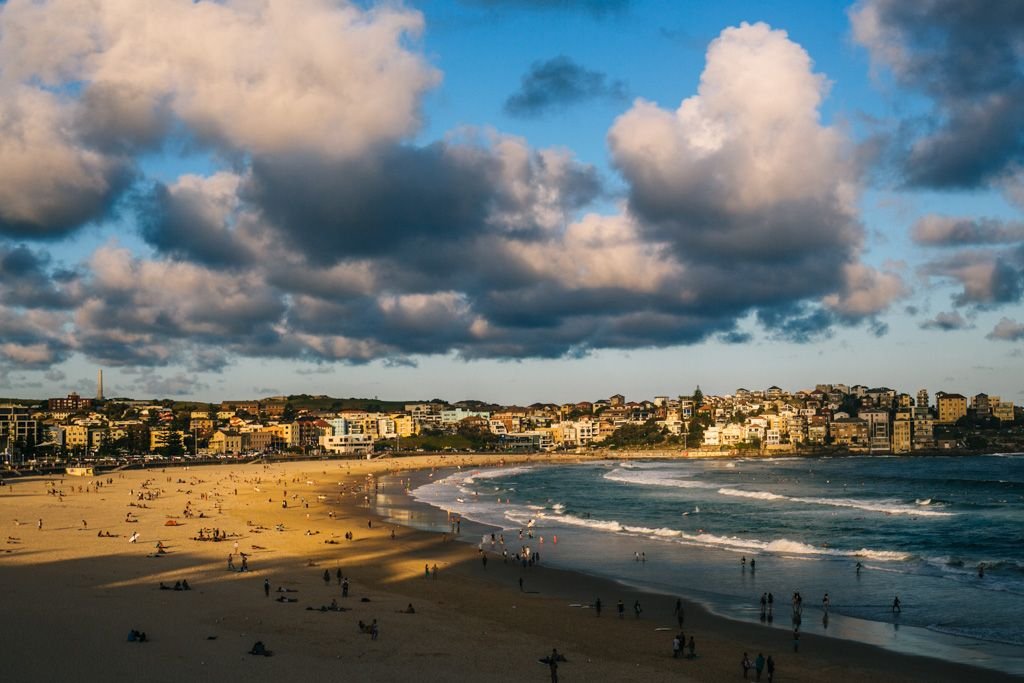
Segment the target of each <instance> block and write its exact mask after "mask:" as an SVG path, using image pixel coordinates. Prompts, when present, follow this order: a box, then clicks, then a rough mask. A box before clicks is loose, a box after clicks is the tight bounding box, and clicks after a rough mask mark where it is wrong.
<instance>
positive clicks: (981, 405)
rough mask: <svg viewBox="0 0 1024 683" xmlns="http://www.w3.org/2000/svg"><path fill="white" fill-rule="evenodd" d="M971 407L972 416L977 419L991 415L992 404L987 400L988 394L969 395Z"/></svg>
mask: <svg viewBox="0 0 1024 683" xmlns="http://www.w3.org/2000/svg"><path fill="white" fill-rule="evenodd" d="M971 409H972V410H973V411H974V417H976V418H977V419H979V420H984V419H986V418H989V417H992V405H991V403H990V402H989V397H988V394H975V395H974V396H972V397H971Z"/></svg>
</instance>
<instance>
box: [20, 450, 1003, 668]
mask: <svg viewBox="0 0 1024 683" xmlns="http://www.w3.org/2000/svg"><path fill="white" fill-rule="evenodd" d="M617 457H618V456H617ZM638 457H644V458H649V457H651V455H650V454H644V455H642V456H638ZM578 459H580V456H577V455H575V454H573V455H570V456H565V457H563V458H558V459H554V460H552V461H555V462H557V461H558V460H565V461H572V462H575V461H577V460H578ZM585 459H586V460H590V459H592V458H585ZM594 459H596V458H594ZM501 460H504V462H505V464H513V463H514V462H517V461H518V462H538V460H537V458H536V457H535V456H523V457H522V458H519V457H517V456H507V455H506V456H492V457H481V456H452V455H449V456H445V457H444V458H439V457H437V456H419V457H417V459H415V460H413V459H406V458H401V459H395V460H372V461H306V462H295V463H286V464H281V463H274V464H270V465H246V466H242V465H222V466H219V467H203V468H196V469H194V470H189V469H187V468H166V469H165V470H163V471H160V470H145V471H125V472H119V473H108V474H106V475H101V477H97V478H95V479H93V480H82V481H81V485H83V486H84V485H86V484H87V483H91V482H93V481H96V480H99V479H101V478H105V477H111V478H113V479H114V484H112V485H111V486H109V487H105V488H104V489H101V490H98V491H96V492H93V493H77V492H76V493H74V494H69V495H67V496H66V497H65V500H64V502H58V501H57V499H56V498H55V497H53V496H48V495H46V493H45V478H36V479H32V480H19V481H16V482H14V483H13V485H10V484H9V488H8V487H5V488H6V489H7V490H3V491H0V507H2V508H3V510H2V513H0V523H2V525H3V527H4V533H3V535H4V536H7V537H18V538H21V539H22V540H21V541H20V542H19V543H18V544H16V545H7V546H5V548H6V549H8V550H11V551H12V552H10V553H4V554H0V580H3V581H4V582H5V585H7V586H9V587H12V588H13V591H9V592H10V593H11V595H10V596H9V598H8V600H7V601H6V603H7V604H6V605H5V608H4V609H5V612H6V614H5V619H4V620H3V625H2V626H0V637H3V638H4V642H5V643H7V644H8V646H9V651H10V652H11V653H16V654H15V655H14V656H11V657H8V658H7V659H8V660H9V661H7V662H5V670H6V671H9V672H10V673H11V676H12V680H28V679H33V680H56V679H58V678H61V677H63V676H66V675H72V674H74V675H76V676H78V677H79V678H84V679H86V680H92V679H99V678H105V679H107V680H110V679H114V680H121V679H127V678H128V677H130V676H132V677H134V676H135V675H137V672H138V670H139V669H140V668H141V669H144V670H146V671H147V674H149V677H152V678H154V680H180V679H181V678H183V677H185V676H193V677H203V678H211V677H213V676H217V677H233V676H238V675H240V674H242V675H245V676H247V677H252V678H256V679H257V680H269V679H270V678H271V677H274V678H280V677H281V676H288V677H294V676H296V675H304V676H305V675H314V676H319V675H321V674H322V675H325V676H326V675H332V674H333V675H336V673H337V670H338V666H343V667H344V671H345V673H347V674H351V675H373V676H375V677H376V678H377V679H378V680H396V679H397V678H399V677H409V676H414V675H415V676H416V677H417V678H421V679H424V680H450V678H451V677H452V676H461V677H476V678H482V677H487V678H492V679H495V680H521V679H522V678H523V677H524V676H525V677H527V678H532V677H534V676H536V678H537V680H541V677H542V676H543V677H544V678H545V679H546V677H547V669H546V667H540V666H538V665H537V664H536V663H535V662H536V659H537V658H538V657H541V656H543V655H544V654H545V653H547V652H550V648H551V647H552V646H555V647H558V648H559V650H560V651H562V652H565V653H566V654H567V656H568V657H569V660H570V661H569V662H568V663H566V664H565V665H564V666H563V667H561V670H560V674H561V675H562V676H563V677H564V676H568V677H569V678H568V679H565V680H628V679H634V678H637V677H640V676H643V677H644V678H645V679H647V680H654V681H658V680H678V679H680V678H683V679H684V680H721V679H722V678H724V677H732V676H738V675H739V667H738V661H739V657H740V655H741V654H742V652H743V651H750V652H751V656H754V655H755V654H756V652H758V651H764V652H765V654H766V655H767V654H769V653H774V654H775V656H776V660H777V662H778V666H779V669H778V674H777V675H779V677H780V680H787V681H819V680H823V679H831V680H854V679H855V678H856V679H859V678H863V677H865V676H870V677H872V678H874V679H876V680H879V681H914V680H964V679H965V678H968V677H970V678H971V679H972V680H975V681H987V680H1006V679H1007V675H1006V674H1001V673H998V672H994V671H990V670H986V669H979V668H976V667H969V666H963V665H960V664H958V663H954V662H944V661H942V660H938V659H931V658H924V657H913V656H908V655H902V654H897V653H893V652H889V651H885V650H882V649H880V648H877V647H873V646H869V645H863V644H860V643H856V642H853V641H845V640H839V639H835V638H831V637H819V636H816V635H814V634H808V635H806V636H805V637H803V638H801V643H800V652H799V654H796V655H794V654H793V653H792V640H791V637H790V635H789V634H788V633H786V632H785V631H782V630H779V629H764V628H762V627H760V626H759V625H754V624H744V623H742V622H735V621H732V620H729V619H726V618H724V617H720V616H717V615H714V614H710V613H708V612H707V611H706V610H704V609H703V608H702V607H701V606H700V605H698V604H696V603H692V602H691V603H689V604H688V606H687V610H686V611H687V616H686V623H685V626H684V629H685V631H686V633H687V634H688V635H689V634H691V633H692V634H693V635H695V637H696V639H697V652H698V658H697V660H695V661H677V660H673V659H672V657H671V654H670V640H671V636H672V633H673V632H674V629H673V631H655V629H661V628H667V627H674V622H673V618H672V604H673V603H674V599H675V598H674V596H658V595H655V594H651V593H646V592H641V591H631V590H629V589H624V588H623V587H622V586H621V585H619V584H617V583H614V582H611V581H607V580H604V579H600V578H596V577H590V576H587V575H585V574H580V573H577V572H571V571H565V570H560V569H557V568H549V567H546V566H538V567H535V568H533V569H531V570H528V575H527V576H526V577H525V578H526V580H527V581H528V583H527V586H528V589H527V590H528V591H530V592H524V593H520V592H519V590H518V584H517V580H518V576H519V574H520V573H521V572H522V570H521V568H519V567H511V566H508V565H502V563H501V562H500V560H495V559H494V558H492V559H491V562H490V563H489V565H488V566H487V568H486V569H484V568H483V567H482V564H481V562H480V559H479V556H478V553H477V552H476V549H475V548H473V547H471V546H469V545H467V544H463V543H453V542H447V543H446V542H444V541H443V540H442V536H441V534H438V533H430V532H422V531H417V530H414V529H407V528H405V527H402V526H396V527H395V533H396V538H395V539H391V538H390V530H391V525H386V524H383V523H382V522H381V518H380V517H379V516H377V515H375V514H373V513H372V512H371V511H370V510H369V509H368V508H366V507H363V505H364V503H365V499H364V498H363V497H362V496H365V495H368V494H366V493H365V492H363V493H362V494H360V492H359V491H358V484H360V483H361V482H363V481H364V477H365V475H367V474H371V473H372V474H379V473H388V472H403V471H408V470H409V469H413V468H420V469H428V468H431V467H454V466H458V465H462V466H473V467H487V466H493V465H496V464H498V462H499V461H501ZM167 477H170V478H171V480H172V481H166V478H167ZM256 478H259V479H261V481H260V482H258V483H257V482H255V480H256ZM145 479H154V480H159V481H156V482H155V484H153V485H151V486H156V485H159V486H160V488H163V489H164V490H165V493H164V494H162V495H161V496H160V497H159V498H157V499H155V500H153V501H150V502H147V503H146V504H147V505H149V506H150V507H148V508H142V509H137V510H136V509H135V508H126V505H127V504H128V502H127V501H128V500H129V497H128V496H127V495H126V491H125V489H129V490H133V489H134V490H138V489H137V487H138V486H139V485H140V484H141V482H142V481H143V480H145ZM278 482H280V483H278ZM72 485H75V486H77V485H79V482H78V481H75V482H72V481H71V478H67V479H65V483H64V486H65V487H70V486H72ZM236 487H237V489H238V493H237V494H235V493H232V489H234V488H236ZM285 490H288V492H289V493H288V495H289V499H291V497H292V496H298V497H299V499H301V498H305V499H306V502H307V503H309V507H308V508H307V507H304V505H302V506H300V505H298V503H296V506H295V507H292V506H289V507H288V508H282V507H281V500H282V498H283V495H284V491H285ZM343 490H344V493H343V492H342V491H343ZM318 495H323V496H325V497H326V500H324V501H321V500H319V499H318V498H317V496H318ZM200 496H202V498H201V497H200ZM187 501H191V503H192V506H193V509H201V510H203V512H204V513H207V514H208V517H207V518H206V519H205V520H202V519H197V518H195V517H192V518H190V519H184V520H182V525H181V526H175V527H166V526H164V521H165V520H169V519H171V518H173V517H176V516H177V517H180V515H181V513H182V506H183V505H184V504H185V503H186V502H187ZM217 507H219V508H220V511H217ZM126 509H128V510H135V511H136V512H137V513H138V515H139V517H140V518H141V519H140V521H139V522H138V523H136V524H126V523H124V522H123V516H124V514H125V510H126ZM329 513H330V514H329ZM37 515H38V516H40V517H43V518H44V522H45V524H44V527H43V529H42V530H39V529H36V528H35V526H34V524H32V523H31V522H32V521H33V520H32V518H33V517H35V516H37ZM85 515H88V516H89V517H91V519H89V522H88V530H86V529H83V528H80V524H79V523H78V519H79V517H82V516H85ZM306 515H309V516H308V517H307V516H306ZM15 519H20V520H21V521H20V522H19V523H18V524H15V523H14V520H15ZM247 522H251V523H252V524H253V525H256V526H250V525H248V524H247ZM278 523H281V524H283V525H284V526H283V529H284V531H280V532H278V531H274V529H275V526H276V524H278ZM202 524H207V525H209V526H218V527H220V528H222V529H225V530H228V531H230V532H232V533H238V534H240V535H239V536H238V537H233V536H232V537H229V539H228V541H227V542H222V543H216V544H214V543H196V542H194V541H190V540H189V539H190V538H191V534H195V532H196V529H197V527H198V526H200V525H202ZM368 524H369V528H368ZM258 527H263V528H264V529H265V530H261V529H258ZM103 528H106V529H113V530H114V531H115V533H119V534H122V536H121V537H120V539H103V538H97V537H96V534H95V533H93V531H92V530H93V529H103ZM129 530H138V531H139V532H140V533H141V534H142V541H140V542H141V543H143V545H139V546H135V545H129V544H127V543H126V542H125V540H126V539H125V536H124V535H123V534H125V533H126V532H128V531H129ZM257 530H259V533H258V534H256V533H254V532H255V531H257ZM349 530H350V531H353V534H354V536H355V538H354V540H352V541H346V540H345V539H344V538H343V534H344V533H345V531H349ZM306 532H310V533H309V534H307V533H306ZM154 539H160V540H161V541H162V542H164V543H165V544H166V545H167V546H168V548H169V550H170V552H169V554H168V555H166V556H164V557H160V558H158V559H157V558H151V557H146V555H148V554H150V553H149V552H148V551H150V550H151V548H152V542H153V541H154ZM234 540H238V541H239V542H240V543H241V544H242V549H244V548H245V546H250V548H251V550H250V551H249V552H250V553H251V557H250V567H251V570H252V571H251V572H249V573H245V574H243V573H237V572H227V571H226V569H225V564H224V562H225V557H226V555H227V553H228V552H230V550H231V546H232V542H233V541H234ZM324 541H337V542H336V543H325V542H324ZM310 562H312V563H314V564H315V566H309V563H310ZM435 563H436V564H438V566H439V577H438V579H436V580H433V579H430V580H428V579H425V578H424V577H423V568H424V564H435ZM337 567H343V568H344V572H345V574H347V575H348V576H349V577H350V580H351V582H352V586H353V598H355V599H359V596H365V597H369V598H370V599H371V602H368V603H362V602H355V600H353V599H352V598H350V599H349V600H350V601H349V602H344V603H343V604H345V605H346V606H349V607H351V611H350V612H345V613H340V614H334V613H326V614H325V613H321V612H319V611H315V610H314V611H307V610H305V607H307V606H318V605H320V604H324V603H326V602H329V600H330V599H331V598H332V597H337V596H338V595H339V593H338V590H337V587H336V586H335V585H334V583H333V581H332V582H330V583H328V584H325V583H324V582H323V581H322V580H321V577H320V574H321V572H322V571H323V570H324V569H328V571H329V572H333V571H334V570H335V569H336V568H337ZM182 576H184V577H186V578H188V579H189V581H190V582H191V583H192V584H193V586H194V587H195V588H194V590H193V592H191V593H189V594H182V593H178V592H173V591H172V592H161V591H158V590H157V589H156V583H157V582H158V581H160V580H164V581H173V580H175V577H179V578H180V577H182ZM264 579H268V580H270V581H271V582H272V584H273V585H274V586H289V587H294V590H296V591H298V593H297V594H296V595H297V598H298V599H299V600H300V602H299V604H297V605H290V604H279V603H276V602H274V601H273V600H267V599H266V598H265V597H264V596H263V594H262V590H261V584H262V581H263V580H264ZM533 591H537V592H536V593H534V592H533ZM595 595H607V596H608V598H606V599H604V602H605V605H606V612H605V616H602V617H601V619H595V618H594V616H593V612H591V611H590V610H587V609H585V608H583V607H582V605H584V604H589V602H590V601H591V600H592V599H593V597H594V596H595ZM613 596H621V597H622V599H623V600H624V601H625V602H626V603H627V604H631V603H632V601H633V600H634V599H640V600H642V601H643V602H644V604H645V605H650V606H649V607H645V612H644V615H643V618H641V619H633V618H629V619H625V620H622V621H621V622H620V621H619V620H617V619H615V618H614V615H613V613H612V612H613V610H612V606H613V604H614V602H615V600H617V599H618V597H613ZM409 602H413V603H415V605H416V612H417V613H416V614H415V615H405V614H399V613H398V612H399V611H400V610H401V609H402V608H403V607H405V605H406V604H407V603H409ZM570 605H581V606H580V607H572V606H570ZM370 618H379V619H380V622H381V626H382V636H381V639H380V640H379V641H371V640H369V637H368V636H366V635H365V634H361V633H358V631H357V629H356V628H355V621H356V620H357V619H364V620H366V621H369V619H370ZM139 627H142V628H143V630H147V629H149V631H150V632H151V633H152V636H151V642H150V643H147V644H145V645H142V646H136V645H133V644H126V643H125V642H124V634H125V633H126V632H127V631H128V630H129V629H130V628H139ZM211 636H214V637H215V638H216V639H215V640H207V638H210V637H211ZM257 639H259V640H262V641H264V642H266V645H267V647H268V648H270V649H274V650H275V651H276V654H275V656H274V657H272V658H269V659H264V658H254V657H250V656H248V655H245V654H244V653H245V651H246V650H248V648H249V647H250V646H251V645H252V642H253V641H254V640H257ZM55 643H59V644H60V645H59V647H60V649H61V653H62V656H61V657H59V658H46V657H43V658H42V660H40V659H39V658H38V657H37V655H41V654H43V653H46V652H52V651H53V648H54V644H55Z"/></svg>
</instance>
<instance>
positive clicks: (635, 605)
mask: <svg viewBox="0 0 1024 683" xmlns="http://www.w3.org/2000/svg"><path fill="white" fill-rule="evenodd" d="M641 612H643V610H642V609H641V608H640V601H639V600H634V601H633V613H634V614H636V618H637V619H639V618H640V613H641Z"/></svg>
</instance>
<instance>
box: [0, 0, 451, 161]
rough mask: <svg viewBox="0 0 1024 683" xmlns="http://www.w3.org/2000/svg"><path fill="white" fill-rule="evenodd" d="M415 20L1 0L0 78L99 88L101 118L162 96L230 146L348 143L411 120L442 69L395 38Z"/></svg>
mask: <svg viewBox="0 0 1024 683" xmlns="http://www.w3.org/2000/svg"><path fill="white" fill-rule="evenodd" d="M422 27H423V19H422V16H421V15H420V14H419V13H418V12H416V11H413V10H410V9H405V8H402V7H400V6H397V5H385V6H382V7H380V8H377V9H371V10H365V11H364V10H362V9H360V8H359V7H358V6H357V5H355V4H353V3H348V2H333V1H331V0H259V1H257V0H225V1H224V2H219V3H217V2H193V1H192V0H146V2H144V3H139V2H136V1H135V0H103V1H100V0H91V1H90V0H48V1H44V2H31V1H29V0H12V2H9V3H7V5H5V6H4V7H3V8H0V63H2V64H3V65H4V66H3V72H2V73H3V75H2V81H3V82H8V83H10V82H12V81H15V82H22V83H27V82H31V81H35V80H38V81H41V82H42V83H44V84H45V85H47V86H49V87H58V88H59V87H62V86H64V85H66V84H67V83H70V82H78V83H82V84H84V87H85V89H86V92H88V89H89V88H90V87H99V88H102V89H103V92H104V94H105V95H106V97H107V98H108V99H111V98H113V99H115V101H113V102H108V103H107V106H106V108H105V109H104V111H103V112H102V114H103V116H104V117H105V120H106V121H107V123H108V124H109V125H119V124H120V123H122V122H121V121H120V117H119V116H117V114H118V113H120V114H122V115H125V116H128V115H130V118H131V119H132V120H137V119H138V118H139V117H144V115H145V113H146V109H147V105H148V106H151V107H155V106H158V105H165V106H166V107H168V108H169V109H170V111H172V112H173V114H174V115H175V116H176V117H177V118H178V119H179V120H180V121H182V122H183V123H184V124H185V125H186V126H188V128H190V129H191V130H192V132H193V133H195V134H196V135H197V136H198V137H199V138H200V139H207V140H211V141H214V142H216V143H218V144H221V145H225V146H227V147H229V148H231V149H238V150H244V151H248V152H255V153H273V152H291V151H296V150H305V151H310V152H318V153H328V154H334V155H350V154H356V153H359V152H362V151H363V150H366V149H367V148H370V147H372V146H374V145H376V144H379V143H380V142H382V141H394V140H396V139H400V138H403V137H405V136H407V135H409V134H410V133H413V132H414V131H415V130H416V129H417V127H418V125H419V99H420V97H421V95H422V94H423V93H424V92H425V91H426V90H428V89H430V88H432V87H433V86H434V85H436V84H437V83H438V81H439V78H440V77H439V73H438V72H437V71H436V70H435V69H434V68H433V67H431V66H430V65H429V64H428V63H427V62H426V61H425V60H424V59H423V58H422V57H421V56H420V55H418V54H416V53H414V52H412V51H410V50H409V49H408V48H407V47H406V43H407V40H408V39H409V38H410V37H415V36H416V35H417V34H418V33H419V32H420V31H421V30H422ZM117 98H124V99H125V101H124V102H120V101H116V99H117Z"/></svg>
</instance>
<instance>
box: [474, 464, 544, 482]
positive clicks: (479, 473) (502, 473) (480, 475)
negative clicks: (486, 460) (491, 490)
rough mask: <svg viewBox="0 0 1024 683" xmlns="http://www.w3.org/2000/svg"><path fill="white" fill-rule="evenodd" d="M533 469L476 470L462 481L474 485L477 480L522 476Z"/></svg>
mask: <svg viewBox="0 0 1024 683" xmlns="http://www.w3.org/2000/svg"><path fill="white" fill-rule="evenodd" d="M532 469H534V468H533V467H500V468H495V469H493V470H476V471H475V472H473V473H472V474H470V475H469V476H468V477H466V478H465V479H463V480H462V481H463V482H465V483H467V484H474V483H476V480H477V479H498V478H499V477H507V476H510V475H513V474H522V473H523V472H529V471H530V470H532Z"/></svg>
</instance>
